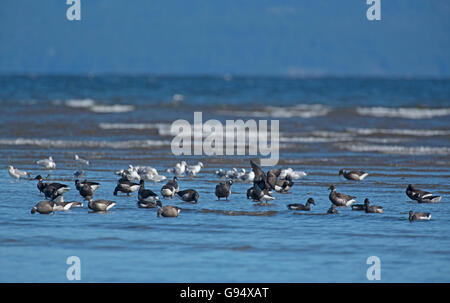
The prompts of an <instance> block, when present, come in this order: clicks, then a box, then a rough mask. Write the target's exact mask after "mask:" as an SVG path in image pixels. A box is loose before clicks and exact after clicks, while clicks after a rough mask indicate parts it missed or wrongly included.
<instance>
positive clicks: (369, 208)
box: [364, 198, 383, 214]
mask: <svg viewBox="0 0 450 303" xmlns="http://www.w3.org/2000/svg"><path fill="white" fill-rule="evenodd" d="M364 210H365V212H366V213H372V214H382V213H383V207H381V206H376V205H370V201H369V199H367V198H366V199H365V200H364Z"/></svg>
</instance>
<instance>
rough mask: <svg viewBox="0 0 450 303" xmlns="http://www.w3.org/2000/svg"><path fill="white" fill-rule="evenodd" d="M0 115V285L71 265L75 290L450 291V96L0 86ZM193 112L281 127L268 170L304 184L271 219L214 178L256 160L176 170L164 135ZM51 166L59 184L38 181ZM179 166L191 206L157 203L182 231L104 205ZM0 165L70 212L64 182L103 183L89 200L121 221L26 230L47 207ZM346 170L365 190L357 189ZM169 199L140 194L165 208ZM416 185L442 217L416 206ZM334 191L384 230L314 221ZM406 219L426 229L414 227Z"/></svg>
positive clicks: (232, 85) (199, 83)
mask: <svg viewBox="0 0 450 303" xmlns="http://www.w3.org/2000/svg"><path fill="white" fill-rule="evenodd" d="M0 105H1V109H0V125H1V127H0V167H1V168H2V170H1V173H0V196H1V197H2V198H1V199H0V200H1V203H0V226H1V228H0V281H1V282H67V281H68V280H67V277H66V271H67V270H68V268H69V266H70V265H68V264H66V260H67V258H68V257H69V256H77V257H79V258H80V261H81V281H82V282H368V281H369V280H368V279H367V277H366V272H367V270H368V269H369V267H370V266H371V265H370V264H367V263H366V260H367V258H368V257H370V256H377V257H378V258H379V259H380V261H381V282H450V234H449V230H450V198H449V194H450V182H449V180H450V80H436V79H434V80H433V79H430V80H426V79H422V80H414V79H403V80H402V79H358V78H354V79H341V78H323V79H322V78H317V79H302V78H271V77H237V76H236V77H231V76H229V75H227V76H225V77H206V76H205V77H162V76H159V77H158V76H89V77H77V76H23V77H22V76H1V77H0ZM196 111H200V112H202V113H203V121H206V120H208V119H217V120H219V121H222V122H223V123H225V121H226V120H229V119H232V120H235V119H243V120H248V119H256V120H261V119H262V120H272V119H275V120H279V125H280V161H279V163H278V165H277V166H276V167H285V168H287V167H291V168H293V169H295V170H300V171H305V172H306V173H307V176H306V177H303V178H301V179H299V180H295V185H294V186H293V188H292V190H291V192H290V193H289V194H276V193H275V194H274V196H275V197H276V200H275V201H273V202H272V203H271V205H266V206H259V205H255V204H254V203H253V202H251V201H250V200H247V199H246V191H247V189H248V188H249V187H250V186H251V185H250V184H248V183H243V182H235V183H234V184H233V185H232V194H231V196H230V201H228V202H225V201H217V199H216V197H215V195H214V188H215V185H216V184H217V183H218V182H220V181H223V180H221V179H220V178H219V177H217V176H216V175H215V174H214V172H215V171H216V170H218V169H220V168H222V169H231V168H233V167H235V168H238V169H241V168H245V169H246V170H247V171H248V170H249V169H250V165H249V159H255V158H258V157H255V156H222V157H214V156H212V157H208V156H174V155H173V153H172V152H171V148H170V143H171V141H172V138H173V136H174V134H173V133H172V132H171V131H170V125H171V123H172V122H173V121H175V120H177V119H186V120H188V121H190V122H192V121H193V119H194V112H196ZM75 153H76V154H78V155H80V156H81V157H82V158H85V159H88V160H90V162H91V164H90V165H89V166H81V165H79V164H77V163H75V161H74V160H73V158H74V154H75ZM48 156H52V157H53V159H54V160H55V162H56V169H54V170H43V169H41V168H40V167H39V166H37V165H36V163H35V162H36V160H38V159H42V158H46V157H48ZM181 160H185V161H187V162H188V164H195V163H197V162H198V161H202V162H203V163H204V165H205V167H204V168H203V169H202V171H201V172H200V173H199V174H198V175H197V176H196V177H193V178H191V177H181V178H180V181H179V184H180V188H181V189H185V188H194V189H196V190H197V191H198V192H199V194H200V200H199V203H198V204H188V203H183V202H182V201H180V200H179V199H173V200H170V199H163V201H162V202H163V204H172V205H177V206H179V207H181V208H182V211H181V213H180V215H179V217H178V218H157V216H156V209H139V208H137V207H136V200H137V197H136V196H137V195H136V193H135V194H132V195H130V196H125V195H120V196H117V197H115V196H113V190H114V187H115V185H116V182H117V179H118V177H117V176H116V175H115V174H114V172H115V171H117V170H119V169H125V168H127V167H128V165H130V164H132V165H134V166H138V165H147V166H153V167H155V168H157V169H158V171H159V172H160V174H163V175H165V176H167V177H169V178H170V177H171V175H170V174H168V173H166V172H165V170H166V169H167V168H169V167H173V166H174V164H175V163H177V162H179V161H181ZM8 165H13V166H14V167H17V168H19V169H22V170H26V171H28V172H30V173H31V174H32V176H35V175H37V174H41V175H43V176H47V175H49V176H48V180H52V181H57V182H62V183H66V184H68V185H69V186H70V187H71V190H70V191H69V192H68V193H66V194H65V200H66V201H72V200H76V201H81V197H80V196H79V194H78V192H77V191H76V190H75V186H74V176H73V173H74V171H75V170H78V169H83V170H85V172H86V178H87V179H88V180H91V181H96V182H100V183H101V187H100V188H99V189H98V190H97V191H96V194H95V198H104V199H110V200H114V201H116V202H117V205H116V206H115V207H114V208H113V209H112V210H110V211H109V212H107V213H90V212H89V211H88V209H87V205H86V203H85V204H84V207H83V208H74V209H72V210H70V211H66V212H56V213H55V214H51V215H39V214H35V215H32V214H30V210H31V209H32V207H33V206H34V205H35V204H36V203H37V202H39V201H41V200H43V195H41V194H40V193H39V191H38V190H37V188H36V184H37V181H35V180H19V181H17V180H14V179H13V178H11V177H10V176H9V174H8V172H7V170H6V167H7V166H8ZM341 168H346V169H362V170H365V171H367V172H368V173H369V174H370V175H369V176H368V177H367V178H366V179H365V180H364V181H362V182H351V181H347V180H345V179H343V178H340V177H339V176H338V171H339V169H341ZM264 169H266V170H267V169H268V168H264ZM163 183H164V182H162V183H153V182H149V181H148V182H146V187H147V188H150V189H152V190H153V191H155V192H158V193H159V191H160V188H161V187H162V185H163ZM410 183H411V184H415V185H416V186H417V187H418V188H421V189H425V190H428V191H432V192H433V193H436V194H439V195H441V196H442V201H441V202H440V203H436V204H417V203H415V202H413V201H411V200H410V199H409V198H408V197H407V196H406V195H405V189H406V186H407V185H408V184H410ZM331 184H334V185H335V186H336V187H337V190H338V191H339V192H343V193H346V194H350V195H354V196H356V197H357V199H356V200H357V201H358V202H359V203H362V202H363V201H364V198H366V197H367V198H369V199H370V200H371V202H372V204H375V205H380V206H382V207H383V208H384V211H385V212H384V214H382V215H379V214H365V213H363V212H356V211H352V210H351V209H349V208H341V209H339V211H340V213H339V214H338V215H322V214H324V213H326V211H327V209H328V208H329V207H330V201H329V199H328V194H329V191H328V187H329V186H330V185H331ZM308 197H313V198H314V199H315V200H316V204H317V205H316V206H314V205H313V206H312V210H311V211H310V212H309V213H302V214H299V213H297V212H294V211H290V210H288V209H287V207H286V205H287V204H289V203H305V202H306V200H307V198H308ZM409 210H414V211H425V212H430V213H431V214H432V219H431V220H430V221H427V222H413V223H410V222H409V220H408V214H407V213H408V211H409Z"/></svg>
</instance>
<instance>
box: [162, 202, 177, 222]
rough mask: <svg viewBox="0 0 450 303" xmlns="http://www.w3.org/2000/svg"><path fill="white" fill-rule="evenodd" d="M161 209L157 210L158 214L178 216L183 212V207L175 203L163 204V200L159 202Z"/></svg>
mask: <svg viewBox="0 0 450 303" xmlns="http://www.w3.org/2000/svg"><path fill="white" fill-rule="evenodd" d="M157 204H158V206H159V209H158V212H157V216H158V217H159V216H163V217H172V218H174V217H178V215H179V214H180V212H181V208H179V207H178V206H173V205H166V206H162V203H161V201H158V202H157Z"/></svg>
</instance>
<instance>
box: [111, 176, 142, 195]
mask: <svg viewBox="0 0 450 303" xmlns="http://www.w3.org/2000/svg"><path fill="white" fill-rule="evenodd" d="M140 187H141V185H140V184H138V183H133V182H131V181H128V180H123V179H120V180H119V184H117V186H116V188H114V193H113V194H114V196H117V193H118V192H119V191H120V192H122V193H125V194H127V196H129V195H130V193H133V192H135V191H137V190H138V189H139V188H140Z"/></svg>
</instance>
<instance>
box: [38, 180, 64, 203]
mask: <svg viewBox="0 0 450 303" xmlns="http://www.w3.org/2000/svg"><path fill="white" fill-rule="evenodd" d="M44 185H45V186H44V188H43V190H42V192H43V193H44V195H45V198H46V199H50V200H55V199H56V198H58V197H60V196H62V195H63V194H64V193H66V192H68V191H69V190H70V187H69V186H67V185H66V184H61V183H56V182H54V183H44Z"/></svg>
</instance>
